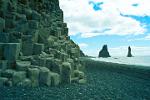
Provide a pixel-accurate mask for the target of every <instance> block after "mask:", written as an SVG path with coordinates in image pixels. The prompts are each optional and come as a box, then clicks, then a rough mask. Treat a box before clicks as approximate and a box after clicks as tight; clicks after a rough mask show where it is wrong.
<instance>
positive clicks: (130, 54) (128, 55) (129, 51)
mask: <svg viewBox="0 0 150 100" xmlns="http://www.w3.org/2000/svg"><path fill="white" fill-rule="evenodd" d="M127 57H133V56H132V53H131V47H130V46H129V47H128V54H127Z"/></svg>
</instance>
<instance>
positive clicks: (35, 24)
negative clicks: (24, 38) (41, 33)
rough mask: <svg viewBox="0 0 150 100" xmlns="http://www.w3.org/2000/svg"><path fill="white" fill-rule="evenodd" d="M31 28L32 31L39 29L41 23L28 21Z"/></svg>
mask: <svg viewBox="0 0 150 100" xmlns="http://www.w3.org/2000/svg"><path fill="white" fill-rule="evenodd" d="M28 24H29V28H31V29H38V26H39V23H38V21H36V20H29V21H28Z"/></svg>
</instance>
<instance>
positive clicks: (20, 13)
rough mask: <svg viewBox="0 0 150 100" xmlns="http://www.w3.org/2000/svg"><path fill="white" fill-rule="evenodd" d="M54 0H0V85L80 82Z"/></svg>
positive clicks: (76, 59)
mask: <svg viewBox="0 0 150 100" xmlns="http://www.w3.org/2000/svg"><path fill="white" fill-rule="evenodd" d="M79 56H80V48H79V46H78V45H76V44H75V43H74V42H73V41H72V40H70V37H69V36H68V28H67V24H66V23H64V21H63V11H62V10H61V9H60V7H59V1H58V0H0V86H4V85H5V86H27V87H30V86H31V87H37V86H56V85H59V84H62V83H71V82H79V83H80V82H81V81H82V82H83V80H84V79H85V76H84V73H83V72H82V70H81V69H83V68H82V67H83V65H82V64H81V61H80V60H79Z"/></svg>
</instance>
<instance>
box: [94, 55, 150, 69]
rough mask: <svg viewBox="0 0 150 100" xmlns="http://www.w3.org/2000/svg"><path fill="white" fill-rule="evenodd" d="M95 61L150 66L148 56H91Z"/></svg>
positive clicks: (149, 57)
mask: <svg viewBox="0 0 150 100" xmlns="http://www.w3.org/2000/svg"><path fill="white" fill-rule="evenodd" d="M91 59H93V60H96V61H104V62H112V63H118V64H127V65H141V66H149V67H150V56H135V57H109V58H91Z"/></svg>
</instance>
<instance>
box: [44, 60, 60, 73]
mask: <svg viewBox="0 0 150 100" xmlns="http://www.w3.org/2000/svg"><path fill="white" fill-rule="evenodd" d="M60 62H61V61H60V60H58V59H53V58H47V59H46V67H47V68H49V69H50V71H53V72H56V73H60V72H61V66H60Z"/></svg>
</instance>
